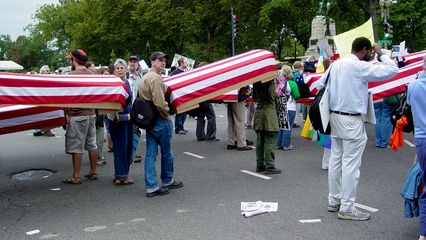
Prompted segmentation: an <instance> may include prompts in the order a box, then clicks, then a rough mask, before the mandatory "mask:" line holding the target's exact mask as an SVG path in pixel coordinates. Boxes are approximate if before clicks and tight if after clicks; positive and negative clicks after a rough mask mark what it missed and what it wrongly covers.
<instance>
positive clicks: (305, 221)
mask: <svg viewBox="0 0 426 240" xmlns="http://www.w3.org/2000/svg"><path fill="white" fill-rule="evenodd" d="M299 222H300V223H320V222H321V219H303V220H299Z"/></svg>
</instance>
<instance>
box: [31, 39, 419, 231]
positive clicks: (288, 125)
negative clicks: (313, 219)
mask: <svg viewBox="0 0 426 240" xmlns="http://www.w3.org/2000/svg"><path fill="white" fill-rule="evenodd" d="M374 56H377V60H378V61H380V62H381V63H379V64H373V63H371V62H369V61H370V60H371V59H372V58H373V57H374ZM67 58H68V59H69V60H70V63H71V66H72V71H71V72H70V73H69V74H114V75H115V76H117V77H118V78H120V79H121V80H122V81H123V82H124V84H125V85H126V86H127V87H128V89H130V91H129V96H128V98H127V99H126V104H125V106H123V111H121V112H118V113H115V114H107V115H102V114H99V113H98V112H97V111H95V110H94V109H79V108H68V109H66V116H67V128H66V135H65V136H66V139H65V146H66V147H65V148H66V152H67V153H69V154H71V158H72V165H73V173H72V176H70V177H67V178H65V179H64V180H63V182H64V183H67V184H81V183H82V181H81V177H80V172H81V161H82V156H83V153H84V151H88V153H89V160H90V169H89V171H88V173H87V174H86V175H84V177H86V178H87V179H89V180H97V172H96V168H97V165H104V164H106V159H105V153H104V147H103V146H104V144H105V143H107V142H108V151H112V152H113V156H114V169H115V173H114V178H113V183H114V184H116V185H129V184H133V183H134V180H133V179H132V178H131V177H130V176H129V169H130V167H131V164H132V163H133V162H138V161H141V160H142V158H143V157H141V156H138V155H137V148H138V145H139V142H140V139H141V133H142V131H141V129H139V128H138V127H136V126H135V125H134V124H133V123H132V121H131V117H130V110H131V107H132V104H133V102H134V101H135V99H136V98H137V97H141V98H143V99H144V100H146V101H151V102H152V103H153V104H154V105H155V107H156V109H157V111H158V113H159V114H158V117H157V119H156V121H155V125H154V127H153V128H152V129H150V130H146V153H145V157H144V158H143V159H144V172H145V186H146V196H147V197H154V196H159V195H164V194H168V193H169V190H170V189H177V188H181V187H183V182H182V181H179V180H177V179H175V178H174V171H173V169H174V168H173V165H174V156H173V150H172V135H173V131H174V133H175V134H178V135H180V134H186V133H187V130H186V129H185V128H184V122H185V119H186V115H187V114H186V113H179V114H176V116H175V121H174V127H173V122H172V118H171V113H172V111H171V109H170V105H169V103H168V101H167V97H166V94H165V90H166V87H165V85H164V82H163V77H162V74H163V71H164V69H165V66H166V62H167V59H168V56H167V55H166V54H164V53H163V52H154V53H152V55H151V56H150V58H149V60H150V62H151V68H150V70H149V72H148V73H146V74H145V75H143V74H141V72H140V71H139V70H140V66H139V61H140V59H139V56H137V55H132V56H131V57H130V58H129V59H128V61H125V60H124V59H117V60H116V61H115V62H114V64H112V65H110V66H109V67H108V68H101V69H98V70H95V69H94V64H93V63H91V62H89V61H88V56H87V54H86V53H85V52H84V51H83V50H80V49H77V50H74V51H72V52H71V53H70V54H69V55H67ZM424 61H425V67H424V68H425V71H426V58H425V60H424ZM177 63H178V65H177V66H176V68H175V70H174V71H172V72H171V74H170V75H171V76H173V75H176V74H179V73H182V72H184V71H185V70H186V68H187V65H186V62H185V60H184V59H179V60H178V61H177ZM330 63H331V61H327V60H326V61H325V65H326V66H325V69H326V72H325V73H324V75H323V77H322V78H321V79H320V80H319V81H320V83H321V84H320V85H319V89H320V88H321V87H324V82H325V81H326V79H328V80H327V86H325V87H327V88H328V89H329V91H330V99H329V106H330V126H331V134H330V136H329V137H330V138H331V149H326V148H325V149H324V158H323V169H328V184H329V194H328V207H327V209H328V211H330V212H337V217H338V218H339V219H345V220H357V221H363V220H368V219H369V218H370V215H369V214H368V213H364V212H361V211H360V210H358V209H357V208H355V199H356V191H357V185H358V182H359V177H360V167H361V162H362V154H363V152H364V148H365V145H366V142H367V134H366V132H365V126H364V122H365V118H364V117H363V116H365V114H366V113H367V112H369V111H371V110H372V109H371V108H372V107H373V104H372V101H371V100H372V99H369V96H370V95H369V94H368V83H369V82H373V81H382V80H386V79H390V78H392V77H393V76H394V75H395V74H396V73H397V71H398V66H397V65H396V63H395V61H393V60H392V59H391V58H390V57H389V56H387V55H386V54H384V53H383V52H382V50H381V46H380V45H379V44H371V42H370V41H369V40H368V39H367V38H363V37H361V38H357V39H355V40H354V42H353V43H352V53H351V54H349V55H347V56H346V57H344V58H342V59H340V60H338V61H334V62H333V63H331V64H330ZM205 64H207V63H206V62H202V63H201V64H200V66H202V65H205ZM46 69H47V70H46ZM46 71H47V72H46ZM48 71H49V69H48V67H47V66H43V67H42V70H41V71H40V74H46V73H48ZM425 71H423V72H422V73H421V74H420V75H419V77H418V78H419V80H417V81H415V82H414V83H413V84H410V85H409V88H408V101H409V102H410V104H411V105H412V111H413V116H414V125H415V145H416V152H417V160H418V161H419V163H420V166H421V169H422V171H423V172H424V171H426V157H425V156H426V154H425V153H426V150H425V149H426V147H425V146H426V142H425V139H426V133H425V132H426V123H425V122H424V119H425V116H426V113H425V112H424V109H423V108H422V106H424V105H425V104H426V102H424V98H423V97H422V96H423V95H424V92H426V85H425V84H423V83H424V82H425V81H426V80H425V79H426V75H425ZM300 76H303V65H302V64H301V63H300V62H295V63H294V65H293V67H290V66H286V65H284V66H282V68H281V69H280V71H279V73H278V74H277V78H276V79H275V80H274V81H269V82H265V83H261V82H257V83H254V84H253V88H252V89H249V90H248V89H247V88H243V89H240V91H246V92H247V91H251V92H252V99H253V100H254V102H253V101H247V99H246V98H244V97H240V94H239V99H238V101H237V102H233V103H228V104H227V113H228V139H227V149H228V150H233V149H236V150H239V151H246V150H252V149H253V147H251V145H253V144H254V143H253V142H252V141H250V140H248V139H247V138H246V128H248V129H250V128H252V129H253V130H254V131H255V132H256V135H257V139H256V172H259V173H264V174H279V173H281V170H280V169H278V168H276V166H275V151H276V150H277V149H279V150H285V151H288V150H292V149H293V146H292V145H291V131H292V128H293V127H294V124H295V118H296V116H297V107H296V100H298V99H299V98H301V97H302V95H303V91H304V89H301V88H300V86H298V83H297V80H296V79H297V78H299V77H300ZM370 102H371V104H370ZM397 102H398V96H391V97H388V98H385V99H384V100H383V101H380V102H376V103H374V112H375V115H376V120H377V124H376V140H375V144H376V147H377V148H388V146H389V139H390V134H391V132H392V131H391V129H392V126H391V125H390V123H389V121H390V113H391V112H392V111H393V110H394V109H395V106H396V103H397ZM191 112H192V113H193V114H190V115H193V116H194V117H196V118H197V125H196V134H195V135H196V140H197V141H211V142H216V141H219V139H218V138H216V116H215V112H214V108H213V105H212V103H210V102H203V103H200V106H199V108H198V109H196V110H195V111H191ZM206 120H207V131H206V129H205V127H206ZM40 131H41V130H40ZM49 131H50V130H49V129H46V130H44V131H41V132H42V134H44V135H46V136H48V135H49ZM105 133H107V134H105ZM52 134H53V133H52ZM35 135H36V134H35ZM158 147H159V148H160V152H161V158H160V159H161V174H160V179H161V184H159V183H158V182H157V171H156V159H157V155H158ZM424 178H425V176H424V175H423V180H424ZM423 192H424V194H422V195H421V197H420V201H419V206H420V235H421V238H420V239H426V238H425V236H426V191H423Z"/></svg>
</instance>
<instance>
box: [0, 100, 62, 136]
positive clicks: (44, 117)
mask: <svg viewBox="0 0 426 240" xmlns="http://www.w3.org/2000/svg"><path fill="white" fill-rule="evenodd" d="M65 122H66V119H65V114H64V111H63V110H62V109H61V108H52V107H37V106H31V105H2V106H0V135H1V134H7V133H13V132H19V131H25V130H29V129H34V128H43V127H51V126H60V125H63V124H65Z"/></svg>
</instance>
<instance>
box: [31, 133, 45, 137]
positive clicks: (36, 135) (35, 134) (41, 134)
mask: <svg viewBox="0 0 426 240" xmlns="http://www.w3.org/2000/svg"><path fill="white" fill-rule="evenodd" d="M33 136H34V137H40V136H43V133H42V132H33Z"/></svg>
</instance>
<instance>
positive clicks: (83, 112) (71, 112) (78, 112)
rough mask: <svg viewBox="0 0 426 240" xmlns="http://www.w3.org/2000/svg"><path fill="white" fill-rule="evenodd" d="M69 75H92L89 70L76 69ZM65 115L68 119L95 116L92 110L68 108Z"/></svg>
mask: <svg viewBox="0 0 426 240" xmlns="http://www.w3.org/2000/svg"><path fill="white" fill-rule="evenodd" d="M69 74H70V75H83V74H93V72H92V71H90V70H89V69H77V70H74V71H72V72H70V73H69ZM66 110H67V114H68V116H70V117H76V116H91V115H95V110H94V109H86V108H68V109H66Z"/></svg>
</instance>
